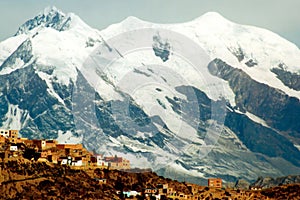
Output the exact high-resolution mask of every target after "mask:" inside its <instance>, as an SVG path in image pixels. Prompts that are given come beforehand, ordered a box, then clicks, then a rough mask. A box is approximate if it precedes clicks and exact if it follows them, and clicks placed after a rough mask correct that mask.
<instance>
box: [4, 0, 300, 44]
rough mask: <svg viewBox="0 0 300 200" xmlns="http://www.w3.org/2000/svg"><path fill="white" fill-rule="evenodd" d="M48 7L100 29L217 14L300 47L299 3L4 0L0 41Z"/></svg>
mask: <svg viewBox="0 0 300 200" xmlns="http://www.w3.org/2000/svg"><path fill="white" fill-rule="evenodd" d="M47 6H56V7H57V8H59V9H60V10H62V11H64V12H74V13H75V14H77V15H79V16H80V17H81V18H82V19H83V20H84V21H85V22H86V23H87V24H89V25H90V26H92V27H94V28H98V29H103V28H105V27H107V26H108V25H110V24H112V23H117V22H120V21H122V20H123V19H125V18H126V17H128V16H136V17H138V18H141V19H143V20H147V21H152V22H158V23H178V22H185V21H190V20H192V19H194V18H197V17H199V16H201V15H202V14H204V13H206V12H208V11H216V12H219V13H220V14H221V15H223V16H224V17H225V18H227V19H229V20H231V21H234V22H236V23H240V24H247V25H254V26H258V27H262V28H267V29H269V30H271V31H273V32H275V33H278V34H279V35H281V36H283V37H284V38H286V39H288V40H289V41H291V42H293V43H295V44H296V45H297V46H298V47H300V12H299V8H300V1H299V0H285V1H283V0H251V1H243V0H151V1H150V0H106V1H104V0H84V1H83V0H52V1H51V0H1V1H0V15H1V17H0V27H1V29H0V40H1V41H2V40H4V39H6V38H8V37H10V36H12V35H13V34H14V33H15V32H16V31H17V29H18V27H19V26H20V25H21V24H22V23H24V22H25V21H26V20H27V19H30V18H32V17H34V16H35V15H37V14H38V13H39V12H40V11H42V10H43V9H44V8H45V7H47Z"/></svg>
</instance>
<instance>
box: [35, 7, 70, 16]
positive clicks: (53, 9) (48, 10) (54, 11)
mask: <svg viewBox="0 0 300 200" xmlns="http://www.w3.org/2000/svg"><path fill="white" fill-rule="evenodd" d="M40 14H42V15H44V16H49V15H56V14H60V15H65V14H64V13H63V12H62V11H61V10H59V9H58V8H56V7H55V6H48V7H46V8H45V9H44V11H43V12H41V13H40Z"/></svg>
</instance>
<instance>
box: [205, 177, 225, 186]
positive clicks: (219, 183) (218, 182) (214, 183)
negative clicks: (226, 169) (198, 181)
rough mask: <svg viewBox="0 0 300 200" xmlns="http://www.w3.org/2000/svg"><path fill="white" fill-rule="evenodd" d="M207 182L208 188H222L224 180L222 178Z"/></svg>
mask: <svg viewBox="0 0 300 200" xmlns="http://www.w3.org/2000/svg"><path fill="white" fill-rule="evenodd" d="M207 182H208V183H207V184H208V187H214V188H222V179H220V178H209V179H208V181H207Z"/></svg>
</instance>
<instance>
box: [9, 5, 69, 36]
mask: <svg viewBox="0 0 300 200" xmlns="http://www.w3.org/2000/svg"><path fill="white" fill-rule="evenodd" d="M70 21H71V15H69V14H68V15H66V14H65V13H63V12H62V11H60V10H59V9H57V8H56V7H55V6H50V7H47V8H45V9H44V11H42V12H40V13H39V14H38V15H37V16H35V17H34V18H32V19H30V20H28V21H26V22H25V23H24V24H23V25H21V26H20V27H19V29H18V31H17V33H16V34H15V35H20V34H27V33H29V32H31V31H32V30H34V29H36V28H37V27H47V28H53V29H55V30H57V31H65V30H67V29H68V28H69V27H70Z"/></svg>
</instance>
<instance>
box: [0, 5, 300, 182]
mask: <svg viewBox="0 0 300 200" xmlns="http://www.w3.org/2000/svg"><path fill="white" fill-rule="evenodd" d="M299 99H300V50H299V48H298V47H296V46H295V45H294V44H292V43H290V42H288V41H287V40H285V39H283V38H281V37H280V36H278V35H276V34H274V33H272V32H270V31H268V30H264V29H261V28H256V27H251V26H244V25H239V24H236V23H233V22H230V21H228V20H226V19H225V18H223V17H222V16H220V15H219V14H218V13H213V12H211V13H207V14H205V15H203V16H201V17H199V18H197V19H195V20H193V21H191V22H187V23H183V24H153V23H150V22H145V21H142V20H139V19H137V18H135V17H128V18H127V19H125V20H124V21H122V22H121V23H119V24H113V25H111V26H109V27H108V28H106V29H105V30H101V31H100V30H96V29H93V28H91V27H89V26H88V25H87V24H85V23H84V22H83V21H82V20H81V19H80V18H79V17H78V16H76V15H75V14H73V13H69V14H64V13H63V12H61V11H59V10H58V9H56V8H55V7H51V8H46V9H45V10H44V12H42V13H40V14H38V15H37V16H36V17H34V18H33V19H30V20H28V21H27V22H25V23H24V24H23V25H22V26H20V28H19V30H18V31H17V33H16V35H15V36H13V37H11V38H9V39H7V40H5V41H3V42H1V43H0V127H1V128H6V129H8V128H10V129H20V130H21V131H20V133H21V134H22V136H23V137H29V138H56V139H58V140H59V141H60V142H81V143H83V144H84V145H85V146H86V147H87V148H88V149H90V150H96V151H98V152H102V153H106V154H119V155H123V156H125V157H127V158H129V159H130V160H131V162H132V165H133V166H136V167H151V168H153V169H154V170H156V171H157V172H159V173H160V174H163V175H166V176H172V177H173V178H174V177H175V178H177V179H183V178H185V179H190V180H194V181H196V180H199V179H200V180H201V178H207V177H211V176H219V177H222V178H224V179H225V180H234V179H236V178H244V179H247V180H254V179H256V178H257V177H258V176H265V175H268V176H281V175H288V174H296V173H300V152H299V149H300V123H299V120H300V102H299Z"/></svg>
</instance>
